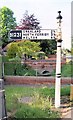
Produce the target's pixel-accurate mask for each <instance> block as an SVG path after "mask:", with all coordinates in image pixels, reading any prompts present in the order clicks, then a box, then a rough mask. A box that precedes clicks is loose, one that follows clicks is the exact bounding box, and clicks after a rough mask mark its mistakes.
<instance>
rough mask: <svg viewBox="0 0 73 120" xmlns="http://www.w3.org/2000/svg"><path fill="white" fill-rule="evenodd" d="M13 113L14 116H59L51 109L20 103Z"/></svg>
mask: <svg viewBox="0 0 73 120" xmlns="http://www.w3.org/2000/svg"><path fill="white" fill-rule="evenodd" d="M19 108H20V109H18V110H17V111H16V113H15V116H14V117H15V118H22V119H24V118H60V115H59V113H58V112H54V111H51V110H50V109H47V110H41V109H40V108H37V107H36V108H35V107H30V106H28V105H22V104H21V105H20V107H19Z"/></svg>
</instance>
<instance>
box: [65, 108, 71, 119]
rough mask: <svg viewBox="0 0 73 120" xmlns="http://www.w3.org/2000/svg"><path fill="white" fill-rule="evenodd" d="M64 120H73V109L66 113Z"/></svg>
mask: <svg viewBox="0 0 73 120" xmlns="http://www.w3.org/2000/svg"><path fill="white" fill-rule="evenodd" d="M63 118H71V120H73V107H72V108H71V110H70V111H68V112H67V113H66V115H65V116H64V117H63Z"/></svg>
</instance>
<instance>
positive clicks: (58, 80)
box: [55, 11, 62, 108]
mask: <svg viewBox="0 0 73 120" xmlns="http://www.w3.org/2000/svg"><path fill="white" fill-rule="evenodd" d="M58 13H59V16H58V17H57V19H58V20H59V21H58V29H57V36H56V40H57V59H56V81H55V108H58V107H60V84H61V43H62V33H61V19H62V16H61V15H60V13H61V11H58Z"/></svg>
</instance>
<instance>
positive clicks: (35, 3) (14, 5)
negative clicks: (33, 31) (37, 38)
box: [0, 0, 71, 49]
mask: <svg viewBox="0 0 73 120" xmlns="http://www.w3.org/2000/svg"><path fill="white" fill-rule="evenodd" d="M3 6H6V7H8V8H10V9H11V10H12V11H13V12H14V16H15V17H16V20H17V23H19V21H20V20H21V18H23V14H24V13H25V11H26V10H27V11H28V14H33V13H34V15H35V17H36V18H37V19H38V20H39V21H40V25H41V26H42V28H43V29H54V28H55V29H56V28H57V20H56V17H57V16H58V13H57V12H58V11H59V10H61V12H62V13H61V15H62V16H63V19H62V39H63V42H62V47H64V48H68V49H70V47H71V0H61V1H59V0H0V8H2V7H3Z"/></svg>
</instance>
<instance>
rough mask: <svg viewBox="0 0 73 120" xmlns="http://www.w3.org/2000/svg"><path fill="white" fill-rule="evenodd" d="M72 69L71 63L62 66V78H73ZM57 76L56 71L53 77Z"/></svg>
mask: <svg viewBox="0 0 73 120" xmlns="http://www.w3.org/2000/svg"><path fill="white" fill-rule="evenodd" d="M72 68H73V64H71V63H66V64H64V65H63V66H62V68H61V76H62V77H71V76H72ZM55 75H56V71H55V70H54V71H53V72H52V76H55Z"/></svg>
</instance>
